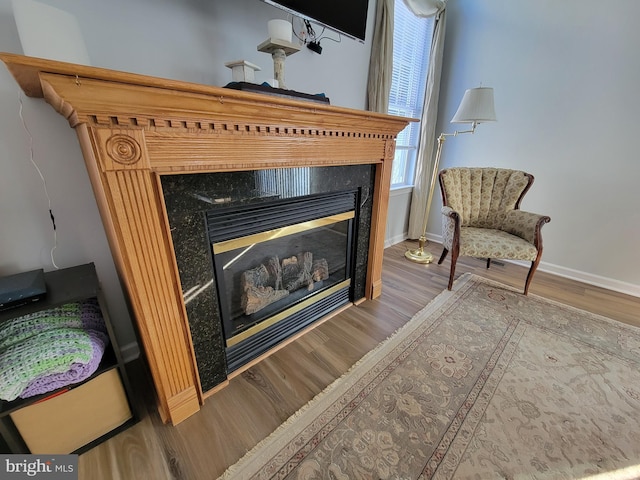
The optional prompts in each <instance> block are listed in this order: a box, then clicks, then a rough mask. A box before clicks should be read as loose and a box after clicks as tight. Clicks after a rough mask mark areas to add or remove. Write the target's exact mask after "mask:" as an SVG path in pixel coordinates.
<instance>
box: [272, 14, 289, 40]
mask: <svg viewBox="0 0 640 480" xmlns="http://www.w3.org/2000/svg"><path fill="white" fill-rule="evenodd" d="M267 28H268V30H269V37H270V38H277V39H278V40H285V41H287V42H289V43H291V37H292V34H291V22H287V21H286V20H280V19H275V20H269V21H268V22H267Z"/></svg>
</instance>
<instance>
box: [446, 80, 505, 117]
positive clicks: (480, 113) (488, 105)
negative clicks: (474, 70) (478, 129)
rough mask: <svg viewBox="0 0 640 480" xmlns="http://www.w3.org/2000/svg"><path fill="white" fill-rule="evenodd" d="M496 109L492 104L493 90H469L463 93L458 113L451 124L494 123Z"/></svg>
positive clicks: (484, 88) (481, 88)
mask: <svg viewBox="0 0 640 480" xmlns="http://www.w3.org/2000/svg"><path fill="white" fill-rule="evenodd" d="M496 120H497V119H496V109H495V106H494V104H493V88H488V87H478V88H470V89H469V90H467V91H466V92H464V96H463V97H462V101H461V102H460V106H459V107H458V111H457V112H456V114H455V115H454V116H453V118H452V119H451V123H474V122H475V123H483V122H495V121H496Z"/></svg>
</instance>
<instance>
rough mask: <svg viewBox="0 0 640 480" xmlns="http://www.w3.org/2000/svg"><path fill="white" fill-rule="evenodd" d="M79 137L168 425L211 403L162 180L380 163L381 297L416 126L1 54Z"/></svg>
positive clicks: (374, 261)
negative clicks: (393, 199) (395, 170)
mask: <svg viewBox="0 0 640 480" xmlns="http://www.w3.org/2000/svg"><path fill="white" fill-rule="evenodd" d="M0 59H2V61H3V62H4V63H5V64H6V66H7V68H8V69H9V71H10V72H11V73H12V75H13V76H14V78H15V80H16V81H17V83H18V84H19V85H20V87H21V88H22V90H23V91H24V92H25V94H26V95H28V96H31V97H42V98H44V99H45V100H46V101H47V102H48V103H49V104H51V106H53V108H54V109H55V110H56V111H57V112H58V113H60V114H61V115H62V116H64V117H65V118H66V119H67V120H68V121H69V124H70V125H71V127H73V128H74V129H75V130H76V132H77V135H78V138H79V142H80V146H81V149H82V153H83V156H84V160H85V163H86V167H87V170H88V172H89V177H90V179H91V183H92V186H93V190H94V194H95V196H96V199H97V203H98V207H99V209H100V214H101V217H102V221H103V223H104V226H105V230H106V232H107V237H108V240H109V244H110V248H111V251H112V254H113V256H114V260H115V264H116V268H117V269H118V273H119V275H120V278H121V280H122V282H123V285H124V286H125V289H126V291H127V294H128V297H129V299H130V302H131V305H132V309H133V314H134V316H135V321H136V323H137V325H138V327H139V328H138V330H139V333H140V339H141V341H142V343H143V348H144V351H145V354H146V356H147V359H148V363H149V367H150V370H151V374H152V376H153V380H154V385H155V388H156V392H157V396H158V408H159V411H160V414H161V415H162V418H163V419H164V420H165V421H171V422H172V423H173V424H177V423H179V422H180V421H182V420H184V419H185V418H187V417H189V416H190V415H192V414H193V413H195V412H196V411H198V410H199V408H200V404H201V403H202V402H203V392H202V390H201V387H200V382H199V377H198V371H197V365H196V361H195V356H194V350H193V344H192V341H191V336H190V332H189V325H188V320H187V315H186V310H185V306H184V302H183V298H182V289H181V286H180V278H179V275H178V269H177V265H176V260H175V255H174V252H173V245H172V242H171V233H170V231H169V226H168V225H169V224H168V220H167V216H166V211H165V208H164V200H163V196H162V190H161V183H160V177H161V175H164V174H178V173H207V172H223V171H227V172H228V171H241V170H259V169H268V168H289V167H301V166H337V165H358V164H374V165H376V169H375V171H376V174H375V188H374V192H373V197H374V201H373V215H372V224H371V232H370V238H371V240H370V246H369V260H368V270H367V277H366V278H367V286H366V295H367V298H370V299H371V298H375V297H377V296H378V295H380V290H381V275H382V254H383V248H384V230H385V224H386V216H387V203H388V200H389V185H390V176H391V163H392V160H393V157H394V151H395V138H396V136H397V134H398V133H399V132H400V131H401V130H402V129H403V128H404V127H405V126H406V125H407V124H408V122H409V121H410V119H406V118H401V117H394V116H389V115H383V114H378V113H372V112H365V111H358V110H352V109H346V108H340V107H334V106H329V105H326V104H320V103H315V102H306V101H300V100H295V99H290V98H282V97H276V96H268V95H261V94H255V93H249V92H242V91H237V90H231V89H224V88H218V87H211V86H206V85H199V84H194V83H187V82H180V81H174V80H167V79H160V78H155V77H148V76H144V75H136V74H131V73H125V72H117V71H112V70H106V69H101V68H95V67H88V66H82V65H75V64H69V63H63V62H57V61H51V60H43V59H37V58H32V57H25V56H21V55H14V54H8V53H0Z"/></svg>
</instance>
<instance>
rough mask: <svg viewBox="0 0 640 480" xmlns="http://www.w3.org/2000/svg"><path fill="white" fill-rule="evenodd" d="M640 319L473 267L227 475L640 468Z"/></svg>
mask: <svg viewBox="0 0 640 480" xmlns="http://www.w3.org/2000/svg"><path fill="white" fill-rule="evenodd" d="M639 367H640V329H637V328H634V327H630V326H627V325H624V324H621V323H617V322H614V321H613V320H610V319H607V318H604V317H601V316H597V315H593V314H591V313H588V312H584V311H581V310H578V309H575V308H572V307H568V306H565V305H561V304H558V303H554V302H551V301H549V300H545V299H543V298H540V297H536V296H534V295H529V296H528V297H525V296H523V295H521V294H520V293H519V292H517V291H515V290H513V289H511V288H510V287H506V286H504V285H501V284H499V283H495V282H492V281H490V280H486V279H483V278H480V277H477V276H474V275H469V274H467V275H465V276H463V277H462V278H461V279H460V280H459V281H458V282H457V283H456V285H455V287H454V290H453V291H452V292H448V291H445V292H443V293H442V294H441V295H440V296H438V297H437V298H436V299H435V300H434V301H433V302H431V303H430V304H429V305H428V306H427V307H425V308H424V309H423V310H422V311H421V312H419V313H418V314H417V315H416V316H415V317H414V318H413V319H412V320H411V321H410V322H409V323H408V324H407V325H406V326H404V327H403V328H401V329H400V330H399V331H398V332H397V333H395V334H394V335H393V336H392V337H390V338H389V339H387V340H386V341H385V342H383V343H382V344H381V345H380V346H379V347H378V348H377V349H376V350H374V351H372V352H370V353H369V354H367V355H366V356H365V357H364V358H363V359H362V360H361V361H360V362H359V363H358V364H356V365H355V366H354V367H353V368H352V369H351V370H350V371H349V372H348V373H346V374H345V375H344V376H343V377H342V378H340V379H338V380H337V381H336V382H335V383H334V384H332V385H331V386H329V387H328V388H327V390H326V391H325V392H322V393H321V394H320V395H318V396H317V397H316V398H315V399H313V400H312V401H311V402H310V403H309V404H308V405H306V406H305V407H303V409H301V410H300V411H299V412H298V413H296V414H295V415H294V416H293V417H292V418H291V419H289V420H288V421H287V422H286V423H285V424H283V425H282V426H281V427H280V428H278V430H276V431H275V432H274V433H273V434H272V435H271V436H269V437H268V438H267V439H265V440H264V441H263V442H261V443H260V444H259V445H258V446H256V448H254V449H253V450H252V451H251V452H249V453H248V454H247V455H246V456H245V457H244V458H242V459H241V460H240V461H239V462H238V463H237V464H236V465H234V466H232V467H231V468H230V469H229V470H228V471H227V472H226V473H225V475H224V476H223V477H221V478H225V479H231V478H233V479H249V478H252V479H253V478H255V479H276V478H278V479H281V478H287V479H305V480H312V479H332V480H354V479H431V478H433V479H452V478H455V479H467V478H469V479H488V478H508V479H512V478H523V479H524V478H527V479H529V478H536V479H574V478H593V479H600V478H615V479H631V478H640V368H639Z"/></svg>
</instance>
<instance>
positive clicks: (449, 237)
mask: <svg viewBox="0 0 640 480" xmlns="http://www.w3.org/2000/svg"><path fill="white" fill-rule="evenodd" d="M442 215H443V216H442V245H443V246H444V247H445V248H446V249H447V250H452V249H453V245H454V240H457V239H459V238H460V220H461V219H460V214H459V213H458V212H456V211H455V210H454V209H453V208H451V207H447V206H444V207H442Z"/></svg>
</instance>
